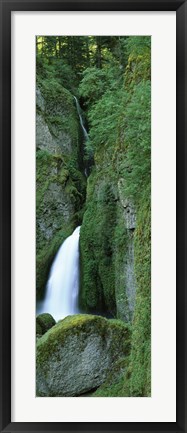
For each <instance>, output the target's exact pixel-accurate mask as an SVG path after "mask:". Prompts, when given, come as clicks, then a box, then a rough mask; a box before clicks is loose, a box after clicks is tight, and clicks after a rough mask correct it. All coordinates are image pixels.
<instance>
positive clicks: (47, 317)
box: [36, 313, 56, 335]
mask: <svg viewBox="0 0 187 433" xmlns="http://www.w3.org/2000/svg"><path fill="white" fill-rule="evenodd" d="M55 324H56V322H55V319H54V318H53V316H51V314H49V313H42V314H39V315H38V316H37V317H36V335H43V334H45V332H47V331H49V329H51V328H52V326H54V325H55Z"/></svg>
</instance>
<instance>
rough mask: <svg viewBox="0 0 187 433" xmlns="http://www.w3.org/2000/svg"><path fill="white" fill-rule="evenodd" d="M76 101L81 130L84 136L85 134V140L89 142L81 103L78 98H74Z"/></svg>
mask: <svg viewBox="0 0 187 433" xmlns="http://www.w3.org/2000/svg"><path fill="white" fill-rule="evenodd" d="M74 99H75V102H76V107H77V113H78V115H79V119H80V124H81V128H82V130H83V134H84V139H85V141H87V140H88V133H87V131H86V128H85V126H84V122H83V118H82V114H81V108H80V105H79V101H78V99H77V98H76V96H74Z"/></svg>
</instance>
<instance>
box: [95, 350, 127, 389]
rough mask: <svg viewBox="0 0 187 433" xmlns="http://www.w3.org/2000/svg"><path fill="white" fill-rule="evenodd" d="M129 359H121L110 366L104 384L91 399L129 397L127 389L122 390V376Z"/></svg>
mask: <svg viewBox="0 0 187 433" xmlns="http://www.w3.org/2000/svg"><path fill="white" fill-rule="evenodd" d="M128 364H129V358H128V357H125V358H121V359H119V360H118V361H117V362H115V364H114V365H113V366H112V368H111V370H110V372H109V373H108V376H107V378H106V380H105V382H104V383H103V384H102V385H101V386H100V387H99V388H98V389H97V391H95V392H94V393H93V395H92V396H93V397H130V393H129V388H128V387H126V389H125V388H124V375H125V372H126V370H127V368H128Z"/></svg>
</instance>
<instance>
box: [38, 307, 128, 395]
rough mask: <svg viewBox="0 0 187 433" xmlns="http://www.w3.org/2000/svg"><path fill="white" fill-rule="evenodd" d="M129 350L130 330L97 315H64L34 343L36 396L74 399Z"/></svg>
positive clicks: (100, 379) (92, 386)
mask: <svg viewBox="0 0 187 433" xmlns="http://www.w3.org/2000/svg"><path fill="white" fill-rule="evenodd" d="M129 351H130V328H129V327H128V326H127V325H125V324H124V323H123V322H120V321H116V320H114V321H113V320H107V319H105V318H103V317H100V316H92V315H76V316H68V317H67V318H65V319H64V320H62V321H60V322H58V323H57V324H56V325H55V326H54V327H53V328H51V329H50V330H49V331H48V332H47V333H46V334H45V335H44V336H43V337H41V338H40V339H39V340H38V343H37V357H36V365H37V375H36V383H37V395H38V396H78V395H80V394H83V393H85V392H88V391H89V390H92V389H95V388H97V387H98V386H99V385H101V384H102V383H103V382H104V381H105V379H106V377H107V374H108V372H109V370H110V369H111V367H112V365H113V364H114V363H115V362H116V361H117V360H118V359H120V358H122V357H123V358H124V357H125V356H128V354H129Z"/></svg>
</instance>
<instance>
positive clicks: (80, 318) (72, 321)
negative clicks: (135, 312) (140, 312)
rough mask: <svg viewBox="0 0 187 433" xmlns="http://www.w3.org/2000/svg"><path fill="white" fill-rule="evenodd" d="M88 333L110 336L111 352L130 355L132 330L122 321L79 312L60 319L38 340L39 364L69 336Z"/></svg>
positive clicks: (114, 354) (43, 362) (114, 355)
mask: <svg viewBox="0 0 187 433" xmlns="http://www.w3.org/2000/svg"><path fill="white" fill-rule="evenodd" d="M80 333H81V334H82V335H84V333H85V334H86V335H87V334H89V333H90V334H92V333H93V335H94V334H97V333H98V334H99V335H100V336H103V338H104V340H106V339H107V338H108V336H109V337H110V339H112V343H111V349H110V350H111V353H113V358H114V359H115V357H116V351H118V350H119V345H120V350H121V351H122V352H123V353H124V354H126V355H127V356H128V355H129V350H130V334H131V330H130V328H129V327H128V326H126V325H125V324H124V323H123V322H121V321H114V322H113V321H112V320H107V319H105V318H104V317H100V316H94V315H87V314H82V315H81V314H77V315H74V316H68V317H66V318H65V319H63V320H60V321H59V322H58V323H57V324H56V325H55V326H53V327H52V328H51V329H50V330H49V331H48V332H46V333H45V334H44V335H43V336H42V338H40V339H39V341H38V342H37V365H38V366H39V365H43V364H45V362H46V361H47V360H48V358H49V357H50V356H51V355H52V353H53V352H54V350H55V349H56V347H57V346H58V345H60V346H63V345H64V342H65V340H66V339H67V337H68V336H72V335H74V336H75V335H80Z"/></svg>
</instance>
